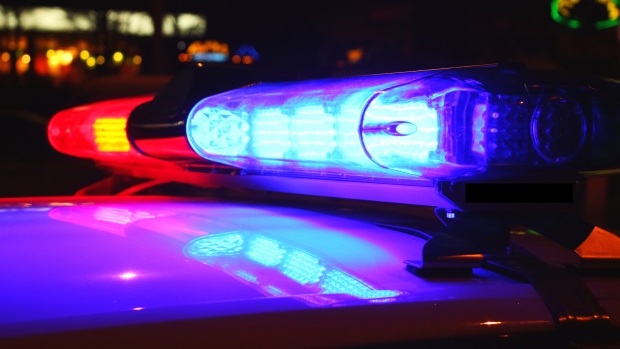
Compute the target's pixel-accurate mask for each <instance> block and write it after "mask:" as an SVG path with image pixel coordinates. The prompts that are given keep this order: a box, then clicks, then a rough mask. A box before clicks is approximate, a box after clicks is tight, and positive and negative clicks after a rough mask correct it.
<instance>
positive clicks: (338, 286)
mask: <svg viewBox="0 0 620 349" xmlns="http://www.w3.org/2000/svg"><path fill="white" fill-rule="evenodd" d="M321 289H322V290H323V293H344V294H350V295H352V296H355V297H358V298H363V299H370V298H384V297H394V296H397V295H398V294H399V293H398V292H396V291H391V290H375V289H373V288H372V287H370V286H368V285H366V284H364V283H363V282H361V281H360V280H359V279H356V278H354V277H353V276H351V275H349V274H347V273H343V272H341V271H339V270H332V271H331V272H329V273H328V274H327V275H326V276H325V279H324V280H323V282H321Z"/></svg>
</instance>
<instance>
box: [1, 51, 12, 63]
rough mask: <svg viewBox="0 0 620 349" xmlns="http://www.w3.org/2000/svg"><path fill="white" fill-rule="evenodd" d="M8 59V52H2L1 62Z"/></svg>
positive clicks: (9, 57) (9, 58) (9, 56)
mask: <svg viewBox="0 0 620 349" xmlns="http://www.w3.org/2000/svg"><path fill="white" fill-rule="evenodd" d="M9 60H11V55H10V54H9V53H8V52H4V53H3V54H2V61H3V62H8V61H9Z"/></svg>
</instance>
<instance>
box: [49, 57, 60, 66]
mask: <svg viewBox="0 0 620 349" xmlns="http://www.w3.org/2000/svg"><path fill="white" fill-rule="evenodd" d="M48 62H49V64H50V65H54V66H56V65H58V64H60V62H59V61H58V57H56V56H52V57H50V58H49V60H48Z"/></svg>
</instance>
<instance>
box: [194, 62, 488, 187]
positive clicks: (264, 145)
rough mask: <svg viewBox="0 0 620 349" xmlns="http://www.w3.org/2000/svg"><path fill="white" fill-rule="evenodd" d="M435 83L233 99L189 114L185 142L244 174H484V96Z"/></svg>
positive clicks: (397, 79) (422, 79) (263, 92)
mask: <svg viewBox="0 0 620 349" xmlns="http://www.w3.org/2000/svg"><path fill="white" fill-rule="evenodd" d="M439 73H442V71H426V72H416V73H399V74H386V75H374V76H364V77H355V78H345V79H327V80H319V81H306V82H299V83H277V84H258V85H254V86H250V87H246V88H242V89H238V90H233V91H230V92H226V93H223V94H220V95H216V96H212V97H208V98H206V99H203V100H202V101H200V102H199V103H198V104H196V105H195V106H194V108H193V109H192V111H191V112H190V114H189V117H188V122H187V131H188V132H187V135H188V139H189V141H190V144H191V145H192V147H193V148H194V150H195V151H196V152H197V153H198V154H200V155H201V156H203V157H205V158H206V159H208V160H212V161H216V162H220V163H224V164H228V165H231V166H236V167H239V168H242V169H245V170H247V171H248V172H251V173H262V174H282V175H293V176H312V177H315V176H321V177H324V178H326V177H327V178H344V177H351V176H363V177H379V178H410V177H411V176H412V175H414V176H420V177H427V178H445V177H453V176H458V175H462V174H466V173H470V172H473V171H481V170H484V166H485V165H486V160H487V158H486V143H485V142H486V139H485V137H484V135H485V133H484V132H485V131H484V125H485V120H486V118H487V110H488V106H487V103H488V93H486V92H485V91H484V89H482V87H481V85H480V84H479V83H477V82H475V81H470V80H467V81H465V80H463V79H458V78H451V77H445V76H443V75H442V74H439ZM438 74H439V75H438ZM457 138H458V140H455V139H457Z"/></svg>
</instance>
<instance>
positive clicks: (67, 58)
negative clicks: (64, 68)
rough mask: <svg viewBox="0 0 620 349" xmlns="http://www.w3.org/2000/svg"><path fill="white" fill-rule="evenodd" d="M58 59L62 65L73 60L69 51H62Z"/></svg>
mask: <svg viewBox="0 0 620 349" xmlns="http://www.w3.org/2000/svg"><path fill="white" fill-rule="evenodd" d="M59 61H60V64H62V65H69V64H71V62H73V55H72V54H71V52H66V51H65V52H63V53H62V57H60V59H59Z"/></svg>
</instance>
